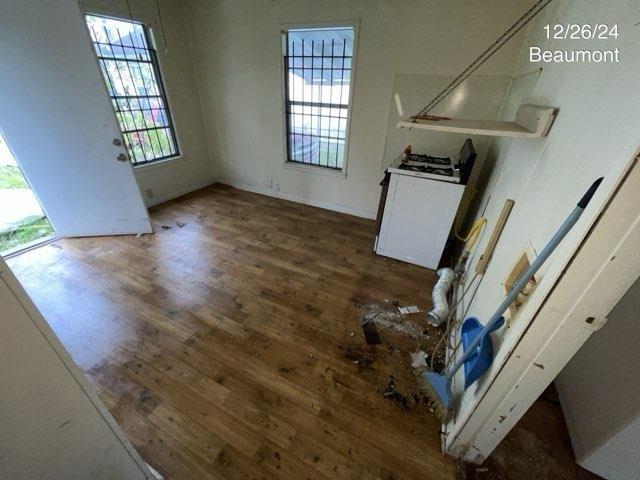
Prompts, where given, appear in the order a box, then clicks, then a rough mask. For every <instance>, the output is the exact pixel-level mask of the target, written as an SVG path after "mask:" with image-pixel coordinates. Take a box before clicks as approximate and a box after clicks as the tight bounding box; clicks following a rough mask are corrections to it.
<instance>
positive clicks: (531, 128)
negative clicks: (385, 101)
mask: <svg viewBox="0 0 640 480" xmlns="http://www.w3.org/2000/svg"><path fill="white" fill-rule="evenodd" d="M555 112H556V110H555V108H553V107H540V106H537V105H521V106H520V108H519V109H518V113H517V114H516V119H515V121H514V122H503V121H496V120H468V119H461V118H452V119H441V120H419V119H416V120H404V121H401V122H398V124H397V128H418V129H422V130H434V131H438V132H453V133H466V134H474V135H494V136H498V137H517V138H540V137H544V136H546V135H547V133H548V131H549V128H550V127H551V124H552V123H553V120H554V118H555Z"/></svg>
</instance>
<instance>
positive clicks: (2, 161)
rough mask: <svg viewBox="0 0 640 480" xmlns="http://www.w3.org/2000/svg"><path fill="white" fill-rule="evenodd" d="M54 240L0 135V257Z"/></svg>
mask: <svg viewBox="0 0 640 480" xmlns="http://www.w3.org/2000/svg"><path fill="white" fill-rule="evenodd" d="M54 236H55V232H54V230H53V227H52V226H51V223H49V220H48V219H47V217H46V215H45V214H44V211H43V210H42V207H41V206H40V203H39V202H38V199H37V198H36V196H35V194H34V193H33V190H31V187H30V186H29V183H28V182H27V179H26V178H25V176H24V175H23V174H22V170H20V167H19V166H18V163H17V162H16V160H15V158H14V157H13V154H12V153H11V150H9V147H8V146H7V144H6V142H5V141H4V138H3V137H2V136H1V135H0V255H2V256H7V255H10V254H12V253H15V252H17V251H20V250H23V249H25V248H29V247H32V246H33V245H37V244H39V243H42V242H45V241H47V240H49V239H51V238H52V237H54Z"/></svg>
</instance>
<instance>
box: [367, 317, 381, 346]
mask: <svg viewBox="0 0 640 480" xmlns="http://www.w3.org/2000/svg"><path fill="white" fill-rule="evenodd" d="M362 332H363V333H364V339H365V341H366V342H367V345H380V344H381V343H382V341H381V340H380V335H379V334H378V329H377V327H376V324H375V323H374V322H372V321H370V320H365V321H364V322H362Z"/></svg>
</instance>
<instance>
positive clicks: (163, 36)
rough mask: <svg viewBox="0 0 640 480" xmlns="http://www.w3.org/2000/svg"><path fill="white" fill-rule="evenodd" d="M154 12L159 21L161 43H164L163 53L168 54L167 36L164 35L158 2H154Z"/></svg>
mask: <svg viewBox="0 0 640 480" xmlns="http://www.w3.org/2000/svg"><path fill="white" fill-rule="evenodd" d="M156 11H157V12H158V20H159V21H160V30H161V31H162V43H164V53H168V52H169V48H168V47H167V36H166V34H165V33H164V24H163V22H162V13H161V12H160V4H159V3H158V0H156Z"/></svg>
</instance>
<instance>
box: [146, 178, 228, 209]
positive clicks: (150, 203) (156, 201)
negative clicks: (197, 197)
mask: <svg viewBox="0 0 640 480" xmlns="http://www.w3.org/2000/svg"><path fill="white" fill-rule="evenodd" d="M215 182H216V180H215V179H213V178H206V179H204V180H202V181H200V182H198V183H195V184H193V185H189V186H188V187H186V188H181V189H179V190H176V191H174V192H170V193H168V194H166V195H158V196H154V197H153V198H147V197H146V196H145V195H144V192H142V193H143V197H144V198H143V199H144V202H145V205H146V207H147V208H151V207H155V206H156V205H160V204H161V203H164V202H168V201H169V200H174V199H176V198H180V197H182V196H183V195H187V194H188V193H191V192H195V191H196V190H200V189H202V188H205V187H208V186H209V185H213V184H214V183H215Z"/></svg>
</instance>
